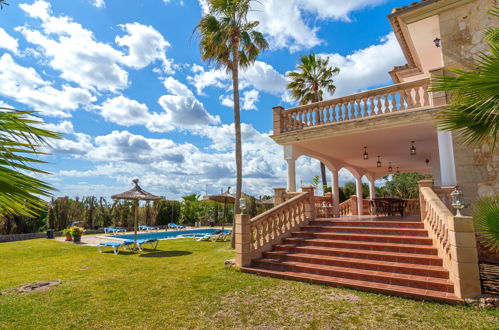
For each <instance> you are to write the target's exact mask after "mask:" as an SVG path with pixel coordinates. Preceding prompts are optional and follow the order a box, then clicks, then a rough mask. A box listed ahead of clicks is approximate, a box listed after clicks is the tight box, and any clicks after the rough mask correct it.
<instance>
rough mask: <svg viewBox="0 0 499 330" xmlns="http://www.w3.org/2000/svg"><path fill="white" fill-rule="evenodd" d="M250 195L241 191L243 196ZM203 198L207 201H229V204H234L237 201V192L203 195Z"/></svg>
mask: <svg viewBox="0 0 499 330" xmlns="http://www.w3.org/2000/svg"><path fill="white" fill-rule="evenodd" d="M246 196H249V195H248V194H245V193H243V192H242V193H241V197H246ZM203 200H205V201H214V202H218V203H224V202H227V203H229V204H234V203H235V202H236V194H229V193H221V194H217V195H207V196H203Z"/></svg>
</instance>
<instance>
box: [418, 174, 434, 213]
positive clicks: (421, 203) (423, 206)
mask: <svg viewBox="0 0 499 330" xmlns="http://www.w3.org/2000/svg"><path fill="white" fill-rule="evenodd" d="M418 186H419V209H420V211H421V220H422V221H424V219H426V202H425V199H424V197H423V194H422V193H421V188H425V187H428V188H432V187H433V180H420V181H418Z"/></svg>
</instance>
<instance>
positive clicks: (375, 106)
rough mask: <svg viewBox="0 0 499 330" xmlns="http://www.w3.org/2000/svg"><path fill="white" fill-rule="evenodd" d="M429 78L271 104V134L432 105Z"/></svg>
mask: <svg viewBox="0 0 499 330" xmlns="http://www.w3.org/2000/svg"><path fill="white" fill-rule="evenodd" d="M429 83H430V80H429V78H427V79H422V80H417V81H412V82H406V83H402V84H395V85H391V86H387V87H383V88H378V89H373V90H369V91H365V92H361V93H357V94H352V95H348V96H343V97H339V98H334V99H331V100H326V101H321V102H317V103H312V104H307V105H303V106H299V107H296V108H291V109H284V108H282V107H275V108H274V135H278V134H282V133H286V132H292V131H296V130H301V129H304V128H308V127H318V126H322V125H327V124H335V123H340V122H345V121H350V120H359V119H363V118H370V117H374V116H380V115H384V114H389V113H395V112H399V111H406V110H411V109H417V108H422V107H427V106H431V105H432V100H431V98H430V95H429V93H428V86H429Z"/></svg>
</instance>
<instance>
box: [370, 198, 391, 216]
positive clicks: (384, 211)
mask: <svg viewBox="0 0 499 330" xmlns="http://www.w3.org/2000/svg"><path fill="white" fill-rule="evenodd" d="M374 208H375V213H376V215H377V216H379V215H390V213H391V212H390V205H389V204H388V203H387V202H385V201H381V200H375V201H374Z"/></svg>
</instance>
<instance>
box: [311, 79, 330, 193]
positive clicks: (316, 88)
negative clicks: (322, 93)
mask: <svg viewBox="0 0 499 330" xmlns="http://www.w3.org/2000/svg"><path fill="white" fill-rule="evenodd" d="M319 98H320V97H319V86H317V85H314V102H316V103H317V102H319V101H320V100H319ZM315 115H316V117H317V120H319V119H320V116H319V111H317V112H316V114H315ZM321 178H322V194H323V195H325V194H326V190H327V177H326V166H325V165H324V163H323V162H321Z"/></svg>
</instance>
